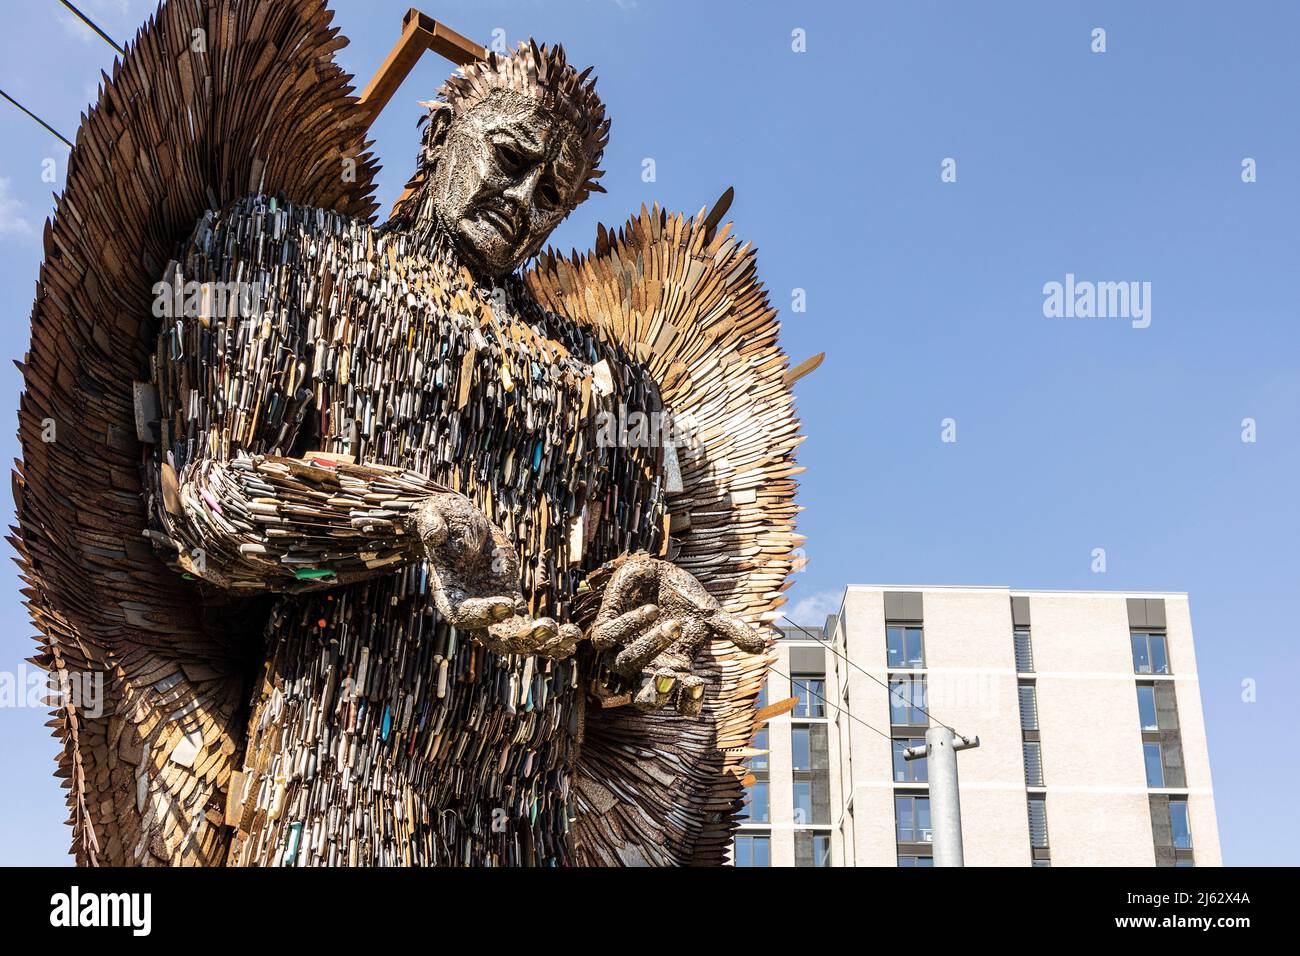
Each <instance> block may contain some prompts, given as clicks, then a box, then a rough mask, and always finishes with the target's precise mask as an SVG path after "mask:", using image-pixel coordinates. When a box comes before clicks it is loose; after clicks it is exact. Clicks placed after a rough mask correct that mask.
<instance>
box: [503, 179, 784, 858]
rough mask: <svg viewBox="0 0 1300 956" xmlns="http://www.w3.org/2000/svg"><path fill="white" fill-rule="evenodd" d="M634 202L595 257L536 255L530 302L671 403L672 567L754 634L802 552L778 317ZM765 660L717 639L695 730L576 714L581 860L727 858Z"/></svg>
mask: <svg viewBox="0 0 1300 956" xmlns="http://www.w3.org/2000/svg"><path fill="white" fill-rule="evenodd" d="M728 201H729V194H728V196H726V197H724V200H723V202H722V203H720V204H719V207H717V208H715V210H714V211H713V212H711V213H709V214H708V215H706V214H705V212H704V210H701V211H700V213H699V214H698V215H696V216H695V217H693V218H688V217H686V216H683V215H681V214H676V215H673V214H669V213H667V212H665V211H663V210H661V209H659V208H658V207H655V208H653V209H649V210H647V209H646V208H645V207H642V209H641V211H640V213H639V214H638V215H635V216H633V217H632V218H631V219H629V220H628V222H627V223H626V224H625V225H624V226H623V227H622V228H621V229H619V230H617V231H613V230H607V229H605V228H604V227H603V226H602V227H600V229H599V230H598V234H597V242H596V248H595V250H594V251H592V252H591V253H589V254H586V255H576V254H575V255H572V256H570V257H563V256H559V255H556V254H554V253H551V252H548V253H546V254H544V255H543V256H542V257H541V258H540V259H539V261H538V263H537V264H536V266H535V267H534V268H533V269H532V270H530V272H529V273H528V275H527V282H528V285H529V287H530V289H531V290H532V292H533V294H534V295H535V296H536V297H537V299H538V301H539V302H541V304H542V305H543V306H544V307H546V308H548V309H550V310H552V311H554V312H556V313H558V314H560V315H563V316H566V317H568V318H569V319H571V320H573V321H576V322H581V323H584V324H587V325H590V326H592V327H595V328H597V329H599V330H600V332H601V334H603V335H605V336H607V337H609V338H611V339H614V340H616V341H618V342H620V343H621V344H623V346H624V347H625V348H627V349H629V350H630V351H631V352H633V353H634V354H635V355H636V357H637V358H639V359H640V360H641V361H643V362H645V363H647V364H648V366H649V367H650V369H651V370H652V372H653V374H654V375H655V377H656V379H657V381H658V382H659V383H660V385H661V388H662V390H663V396H664V402H665V405H666V406H667V407H668V408H669V409H671V411H672V412H673V414H674V416H676V418H675V421H676V423H677V427H676V428H675V431H676V433H677V437H679V438H680V437H686V438H688V439H691V440H693V441H692V443H693V447H680V448H677V449H676V455H677V457H678V463H679V465H680V470H681V477H682V482H681V484H682V490H681V491H680V492H677V493H675V494H671V495H670V496H669V502H668V510H669V512H670V516H669V519H668V520H669V523H670V535H671V538H670V547H669V554H668V557H670V558H671V559H672V560H673V561H674V562H675V563H677V564H678V565H680V566H681V567H682V568H684V569H686V570H688V571H690V572H691V573H692V574H694V575H695V576H696V577H697V578H698V579H699V580H700V581H701V582H703V584H704V585H705V586H706V587H707V588H708V590H709V591H710V593H712V594H713V595H714V597H716V598H717V599H718V600H719V601H720V602H721V603H722V604H723V606H724V608H725V609H727V610H728V611H731V612H733V613H735V614H737V615H739V616H741V617H742V618H743V619H745V620H746V621H748V622H749V623H750V624H751V625H753V626H755V627H762V626H765V625H768V624H770V623H771V622H772V621H774V619H775V618H776V617H777V616H778V614H779V611H778V608H780V606H781V605H782V604H784V603H785V598H784V597H783V592H784V591H785V590H786V588H787V587H788V586H789V581H788V577H789V574H790V572H791V569H792V564H793V561H794V553H793V552H794V550H795V549H796V548H797V547H798V545H799V544H800V542H801V540H802V539H801V538H800V537H799V536H798V535H797V534H796V533H795V530H794V525H795V517H796V512H797V510H798V508H797V506H796V504H795V501H794V498H795V485H796V481H795V475H796V474H797V473H798V471H799V470H800V469H799V468H798V467H797V466H796V464H795V459H794V451H795V448H796V446H797V445H798V444H799V442H800V441H801V440H802V439H801V436H800V435H799V422H798V420H797V419H796V418H795V412H794V400H793V397H792V395H791V392H790V387H789V385H788V384H787V382H786V378H785V372H786V369H787V366H788V364H789V363H788V360H787V357H786V355H785V353H784V352H783V351H782V349H781V347H780V345H779V344H778V341H777V334H778V329H779V324H778V322H777V320H776V310H775V309H773V308H772V307H771V305H770V304H769V302H768V300H767V296H766V293H765V292H764V290H763V288H762V285H761V284H760V283H759V281H758V278H757V271H756V265H755V254H754V250H753V249H752V248H751V247H750V246H749V245H748V244H742V243H740V242H739V241H737V240H736V239H735V238H734V237H732V236H731V235H730V225H727V226H723V227H721V228H719V227H718V220H719V219H720V218H721V216H720V213H719V209H725V203H726V202H728ZM770 662H771V657H770V656H769V655H767V654H748V653H745V652H743V651H741V650H739V649H737V648H736V647H735V646H734V645H733V644H731V643H730V642H728V641H724V640H717V639H715V640H713V641H712V642H711V643H710V644H709V646H708V647H707V648H706V649H705V651H704V652H703V654H702V655H701V659H700V662H699V665H698V666H699V671H698V672H699V673H701V674H702V675H704V676H705V677H706V678H707V679H708V681H709V684H708V690H707V692H706V696H705V701H704V709H703V713H702V715H701V717H700V718H699V719H698V720H692V719H688V718H684V717H680V716H677V715H675V714H665V713H644V712H641V711H638V710H636V709H635V708H632V707H619V708H614V709H609V710H599V709H594V708H591V707H589V709H588V714H587V718H586V729H585V739H584V742H583V750H582V757H581V760H580V762H579V767H578V772H577V775H576V778H575V782H574V788H575V790H576V793H577V803H578V812H579V817H578V822H577V825H576V835H577V842H578V846H579V852H580V854H581V857H582V859H583V860H584V861H585V862H587V863H592V864H604V865H660V864H696V865H701V864H717V863H721V862H722V861H723V859H724V857H725V855H726V852H727V847H728V845H729V843H730V840H731V836H732V832H733V831H734V829H735V826H736V822H735V819H736V813H737V811H738V810H739V807H740V804H741V800H742V796H743V785H742V782H741V781H742V778H743V776H744V774H745V772H746V771H745V768H744V759H745V757H744V754H743V753H742V751H743V749H744V748H746V747H747V746H748V744H749V743H750V741H751V739H752V738H753V735H754V733H755V731H756V729H757V727H756V719H755V716H756V715H755V701H756V698H757V695H758V692H759V689H760V686H761V684H762V681H763V679H764V676H765V672H766V669H767V667H768V665H769V663H770Z"/></svg>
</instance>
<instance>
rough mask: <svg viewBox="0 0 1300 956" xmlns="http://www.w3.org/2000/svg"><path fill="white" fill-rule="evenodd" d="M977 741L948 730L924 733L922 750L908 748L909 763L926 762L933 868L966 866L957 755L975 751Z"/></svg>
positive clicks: (937, 728)
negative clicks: (919, 760)
mask: <svg viewBox="0 0 1300 956" xmlns="http://www.w3.org/2000/svg"><path fill="white" fill-rule="evenodd" d="M979 745H980V739H979V738H978V737H971V738H966V737H958V736H956V735H955V734H954V733H953V732H952V731H951V730H949V729H948V728H947V727H931V728H930V729H929V730H927V731H926V732H925V747H924V748H920V747H913V748H909V749H908V750H907V751H906V752H905V753H904V756H905V757H906V758H907V759H908V760H914V759H916V758H918V757H925V758H926V775H927V777H928V779H929V781H930V826H931V827H932V829H933V830H934V865H935V866H965V865H966V864H965V856H964V853H963V850H962V842H961V794H960V792H959V791H958V788H957V751H959V750H966V749H967V748H968V747H978V746H979Z"/></svg>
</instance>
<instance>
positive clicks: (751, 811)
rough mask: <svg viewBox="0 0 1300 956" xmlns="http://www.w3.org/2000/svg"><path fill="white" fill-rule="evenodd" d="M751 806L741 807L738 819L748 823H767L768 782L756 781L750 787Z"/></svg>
mask: <svg viewBox="0 0 1300 956" xmlns="http://www.w3.org/2000/svg"><path fill="white" fill-rule="evenodd" d="M748 803H749V806H748V808H746V807H741V808H740V813H739V814H738V818H739V819H740V820H742V821H744V822H746V823H767V822H769V821H768V809H767V781H766V780H756V781H755V782H754V783H752V784H750V786H749V801H748Z"/></svg>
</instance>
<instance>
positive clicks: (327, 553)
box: [146, 199, 448, 591]
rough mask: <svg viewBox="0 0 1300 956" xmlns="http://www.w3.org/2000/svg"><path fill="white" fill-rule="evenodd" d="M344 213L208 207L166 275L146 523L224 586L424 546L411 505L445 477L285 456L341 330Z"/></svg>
mask: <svg viewBox="0 0 1300 956" xmlns="http://www.w3.org/2000/svg"><path fill="white" fill-rule="evenodd" d="M345 225H346V220H344V218H343V217H341V216H337V215H336V214H333V213H328V214H326V213H320V212H318V211H316V210H310V209H295V208H293V207H281V208H278V209H276V208H275V207H274V204H273V203H271V204H266V203H264V202H263V201H262V200H260V199H250V200H243V201H241V202H238V203H235V204H234V205H232V206H231V207H228V208H227V209H226V210H224V211H222V212H221V213H209V214H208V215H206V216H205V217H204V219H203V220H201V221H200V222H199V224H198V226H197V227H196V228H195V230H194V233H193V234H192V236H191V238H190V241H189V244H188V246H187V249H186V254H185V255H184V257H183V260H182V261H183V263H184V265H183V267H182V266H180V265H178V264H176V263H173V264H172V265H171V266H170V267H169V269H168V274H167V276H166V277H165V279H164V281H163V282H161V283H159V285H158V286H155V289H154V292H155V294H156V298H155V303H154V308H155V312H156V313H161V314H162V317H163V330H162V334H161V335H160V336H159V340H158V350H157V355H156V357H155V379H156V384H157V390H158V396H159V400H160V402H161V405H162V408H161V414H160V421H159V432H160V434H159V436H158V438H159V442H158V444H157V446H156V454H155V455H154V456H153V460H152V462H151V463H150V466H149V469H148V470H149V475H148V478H149V481H148V485H149V488H150V498H151V501H150V506H151V507H150V517H151V523H152V525H153V527H152V528H151V529H150V530H149V531H148V532H146V533H147V534H148V535H149V536H150V537H151V538H152V539H153V541H154V542H155V544H157V545H159V547H160V548H161V549H162V550H163V553H164V555H165V556H167V557H168V558H169V560H171V561H173V562H174V563H176V564H178V565H179V566H180V567H182V568H183V569H184V570H185V571H188V572H189V573H191V574H193V575H195V576H196V577H200V578H203V579H204V580H206V581H208V582H210V583H213V584H217V585H219V586H221V587H225V588H231V589H236V590H265V589H270V590H276V591H283V590H302V589H309V588H319V587H322V586H331V585H335V584H342V583H346V582H349V581H356V580H360V579H363V578H366V577H371V576H374V575H377V574H381V573H383V572H384V571H388V570H392V569H393V568H394V567H396V566H398V565H401V564H403V563H406V562H410V561H415V560H419V559H420V558H422V557H424V549H423V548H422V546H421V540H420V537H419V534H418V533H417V529H416V528H415V527H414V520H413V510H418V507H419V506H420V505H421V504H422V503H424V502H426V501H429V500H430V499H431V496H437V495H443V494H446V493H447V491H448V489H446V488H442V487H440V486H438V485H436V484H434V483H432V482H430V481H428V480H427V479H424V478H423V477H421V476H418V475H414V474H411V473H407V472H401V471H397V470H394V469H388V468H383V467H379V466H371V465H351V464H346V463H339V462H337V461H335V460H332V458H331V456H323V455H321V454H320V453H316V454H308V455H307V456H306V457H303V458H290V457H287V456H284V455H283V454H281V452H282V450H283V449H286V448H291V447H292V446H293V445H294V443H295V442H296V440H297V437H298V432H299V430H300V426H301V425H302V424H303V420H304V418H305V416H306V414H307V411H308V410H309V409H310V407H311V399H312V398H313V396H314V393H315V391H316V389H317V386H318V384H319V383H320V381H321V378H322V374H323V371H322V370H323V369H324V368H325V367H326V366H325V365H324V361H325V360H326V359H329V358H335V356H330V355H324V354H317V351H318V350H320V351H322V352H325V351H330V349H329V345H330V344H332V343H330V342H329V341H328V339H327V337H328V336H329V335H330V333H331V332H332V331H333V330H332V329H331V328H330V319H329V317H328V313H329V311H330V310H331V308H333V309H334V310H335V312H336V313H337V311H338V305H339V303H338V299H337V295H336V294H334V293H332V292H331V289H330V287H331V286H332V284H333V281H332V280H334V279H336V278H338V277H336V276H334V275H327V273H326V269H327V268H328V267H330V266H335V265H336V264H337V266H338V267H342V268H346V265H345V264H344V263H346V261H347V259H346V257H344V256H342V255H339V256H336V257H335V256H332V255H331V253H332V252H333V250H335V249H336V245H335V243H336V241H337V240H336V235H337V233H339V232H340V231H341V229H340V227H341V226H345ZM327 257H330V258H333V259H334V262H330V263H327V262H326V261H325V260H326V258H327ZM232 277H233V278H232ZM331 370H332V367H331Z"/></svg>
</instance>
